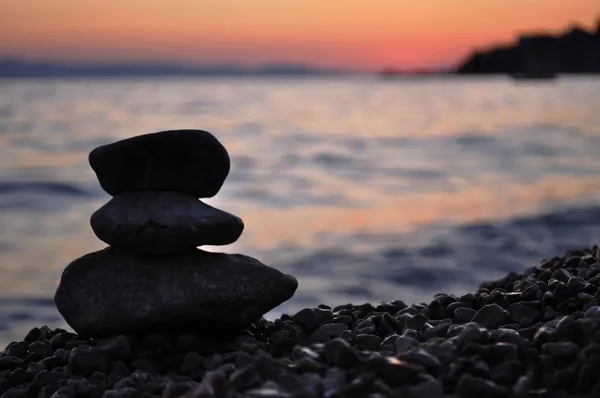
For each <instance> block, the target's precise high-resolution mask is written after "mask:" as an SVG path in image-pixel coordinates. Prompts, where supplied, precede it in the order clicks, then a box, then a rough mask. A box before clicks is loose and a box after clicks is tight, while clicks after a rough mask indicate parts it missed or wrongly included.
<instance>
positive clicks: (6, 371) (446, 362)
mask: <svg viewBox="0 0 600 398" xmlns="http://www.w3.org/2000/svg"><path fill="white" fill-rule="evenodd" d="M599 255H600V253H599V249H598V247H597V246H594V247H592V248H590V249H586V250H578V251H573V252H570V253H567V255H566V256H564V257H560V258H559V257H556V258H552V259H549V260H544V261H542V262H541V263H540V265H539V266H536V267H531V268H528V269H526V270H525V271H523V272H522V273H510V274H508V275H506V276H505V277H504V278H502V279H501V280H497V281H492V282H486V283H483V284H482V285H481V286H480V288H479V289H478V290H477V292H475V293H469V294H465V295H462V296H455V295H452V294H438V295H436V296H435V297H434V299H433V300H432V301H431V302H430V303H428V304H425V303H418V304H413V305H411V306H408V305H407V304H405V303H404V302H402V301H400V300H396V301H391V302H386V303H380V304H378V305H372V304H362V305H352V304H346V305H341V306H338V307H335V308H331V307H329V306H326V305H320V306H319V307H318V308H306V309H303V310H301V311H300V312H298V313H296V314H294V315H283V316H282V317H281V318H280V319H276V320H274V321H269V320H265V319H261V320H260V321H257V322H256V323H255V324H254V325H253V326H252V327H251V328H250V329H248V330H247V331H245V332H244V333H243V334H241V335H238V336H237V337H235V338H234V339H230V340H219V339H215V338H208V337H203V336H200V335H195V334H146V335H118V336H113V337H110V338H106V339H87V338H84V337H81V336H78V335H76V334H74V333H70V332H67V331H65V330H62V329H54V330H53V329H51V328H49V327H47V326H42V327H40V328H34V329H32V330H31V331H30V332H29V333H28V334H27V336H25V338H24V339H23V341H18V342H12V343H11V344H9V345H8V346H7V347H6V348H5V350H4V351H3V352H2V353H1V354H0V393H2V394H3V395H2V397H7V398H8V397H27V398H29V397H40V398H49V397H55V398H60V397H73V396H78V397H93V398H102V397H104V398H128V397H152V396H156V397H163V398H174V397H181V396H183V397H190V398H192V397H194V398H196V397H198V398H204V397H226V398H229V397H232V398H234V397H254V398H267V397H268V398H279V397H281V398H287V397H291V398H304V397H328V398H336V397H351V398H352V397H367V398H381V397H411V398H419V397H423V398H442V397H448V398H450V397H452V398H454V397H461V398H471V397H473V398H478V397H481V398H486V397H492V398H496V397H498V398H503V397H540V398H542V397H543V398H547V397H548V398H550V397H586V398H588V397H589V398H592V397H596V398H597V397H600V378H598V376H597V374H598V369H600V258H599Z"/></svg>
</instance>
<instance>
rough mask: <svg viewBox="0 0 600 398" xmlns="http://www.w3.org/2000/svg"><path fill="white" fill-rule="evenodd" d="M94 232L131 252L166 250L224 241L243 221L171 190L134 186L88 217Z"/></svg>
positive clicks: (237, 233) (236, 233)
mask: <svg viewBox="0 0 600 398" xmlns="http://www.w3.org/2000/svg"><path fill="white" fill-rule="evenodd" d="M90 224H91V226H92V229H93V230H94V233H95V234H96V236H97V237H98V238H99V239H100V240H102V241H104V242H105V243H107V244H109V245H110V246H113V247H116V248H121V249H123V250H127V251H130V252H134V253H148V254H168V253H174V252H177V251H181V250H184V249H191V248H195V247H198V246H202V245H215V246H221V245H228V244H230V243H233V242H235V241H236V240H237V239H238V238H239V237H240V235H241V234H242V231H243V230H244V223H243V222H242V220H241V219H240V218H239V217H237V216H234V215H233V214H230V213H227V212H225V211H223V210H219V209H216V208H214V207H212V206H209V205H207V204H206V203H203V202H201V201H199V200H198V199H197V198H195V197H194V196H192V195H190V194H186V193H182V192H173V191H134V192H127V193H123V194H119V195H116V196H115V197H113V198H112V199H111V200H110V201H109V202H108V203H106V204H105V205H104V206H102V207H101V208H100V209H98V210H97V211H96V212H95V213H94V214H92V217H91V219H90Z"/></svg>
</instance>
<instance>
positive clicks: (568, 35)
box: [455, 18, 600, 75]
mask: <svg viewBox="0 0 600 398" xmlns="http://www.w3.org/2000/svg"><path fill="white" fill-rule="evenodd" d="M455 72H456V73H459V74H513V75H516V74H529V73H531V74H596V73H600V18H598V21H597V24H596V28H595V30H592V31H586V30H585V29H583V28H581V27H579V26H577V25H572V26H571V27H570V28H569V29H568V30H567V31H566V32H565V33H563V34H560V35H551V34H545V33H538V34H528V35H521V36H520V37H519V40H518V41H517V43H516V44H514V45H509V46H496V47H493V48H491V49H489V50H487V51H477V52H474V53H472V54H471V55H470V56H469V57H468V58H467V59H466V60H465V61H464V62H463V63H461V64H460V65H459V66H458V68H457V69H456V70H455Z"/></svg>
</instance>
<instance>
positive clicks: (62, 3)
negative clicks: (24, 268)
mask: <svg viewBox="0 0 600 398" xmlns="http://www.w3.org/2000/svg"><path fill="white" fill-rule="evenodd" d="M598 17H600V1H598V0H417V1H414V0H411V1H408V0H368V1H366V0H344V1H338V0H121V1H116V0H114V1H113V0H0V57H6V56H11V57H19V58H27V59H43V60H68V61H86V62H91V61H93V62H97V61H101V62H111V63H112V62H115V61H117V62H138V61H166V62H169V63H180V64H192V65H198V64H216V63H238V64H243V65H258V64H264V63H270V62H303V63H308V64H314V65H321V66H333V67H342V68H351V69H362V70H370V69H379V68H381V67H398V68H413V67H431V66H437V65H447V64H451V63H455V62H457V60H459V59H461V58H463V57H464V56H465V55H466V54H467V53H468V52H469V51H470V50H471V49H473V48H474V47H485V46H488V45H490V44H494V43H498V42H506V41H510V40H512V39H513V38H515V36H516V34H517V33H519V32H524V31H525V32H530V31H536V30H544V31H552V32H556V31H561V30H563V29H565V28H566V27H568V25H569V24H571V23H579V24H581V25H582V26H584V27H587V28H591V27H592V26H594V25H595V22H596V20H597V19H598Z"/></svg>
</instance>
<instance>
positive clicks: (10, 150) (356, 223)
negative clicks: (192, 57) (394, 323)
mask: <svg viewBox="0 0 600 398" xmlns="http://www.w3.org/2000/svg"><path fill="white" fill-rule="evenodd" d="M599 90H600V80H598V79H562V80H559V81H558V83H557V84H542V85H535V84H532V85H515V84H512V82H511V81H509V80H504V79H497V80H475V79H471V80H466V79H456V80H451V79H446V80H433V79H432V80H419V81H414V82H411V81H401V82H381V81H375V80H370V79H345V80H344V79H332V80H327V79H315V80H293V79H258V80H244V79H234V80H202V79H196V80H194V79H188V80H179V79H164V80H119V79H113V80H62V81H60V80H57V81H49V80H38V81H36V80H29V81H27V80H14V81H10V80H9V81H0V210H1V211H2V213H1V217H2V220H1V223H0V269H1V271H2V278H0V298H3V299H2V300H4V301H1V300H0V345H2V343H3V342H4V341H5V340H7V339H9V337H8V336H14V335H15V333H18V332H20V329H19V327H24V326H23V325H27V324H30V323H39V322H40V321H41V320H44V322H46V321H47V322H50V323H52V324H53V325H58V324H59V323H60V318H58V317H57V315H56V313H55V312H53V311H54V309H53V306H52V302H51V300H50V299H51V297H52V295H53V293H54V290H55V288H56V285H57V282H58V278H59V276H60V272H61V270H62V269H63V268H64V267H65V265H66V264H68V263H69V262H70V261H71V260H72V259H74V258H76V257H78V256H80V255H83V254H85V253H87V252H90V251H93V250H97V249H100V248H102V247H103V246H104V244H103V243H102V242H100V241H99V240H98V239H97V238H96V237H95V236H94V234H93V232H92V231H91V228H90V227H89V217H90V215H91V213H92V212H93V211H95V210H96V209H97V208H98V207H100V206H101V205H102V204H103V203H105V202H106V201H107V200H108V198H109V197H108V196H107V195H106V194H105V193H104V192H103V191H102V190H101V189H100V187H99V185H98V182H97V180H96V178H95V175H94V173H93V171H92V170H91V169H90V167H89V166H88V164H87V153H88V152H89V151H90V150H91V149H92V148H94V147H95V146H97V145H100V144H104V143H107V142H110V141H114V140H117V139H121V138H126V137H130V136H133V135H137V134H142V133H146V132H152V131H158V130H161V129H173V128H204V129H207V130H209V131H211V132H214V133H215V134H216V135H217V136H218V138H219V139H220V140H221V141H222V142H223V143H224V145H225V146H226V147H227V148H228V150H229V152H230V154H231V158H232V170H231V174H230V176H229V178H228V180H227V181H226V183H225V185H224V187H223V189H222V190H221V192H220V193H219V194H218V195H217V197H215V198H211V199H209V200H208V202H209V203H210V204H212V205H213V206H218V207H221V208H223V209H224V210H227V211H231V212H233V213H235V214H237V215H239V216H240V217H242V218H243V219H244V221H245V224H246V230H245V231H244V234H243V236H242V237H241V238H240V240H239V241H238V242H237V243H236V244H234V245H231V246H227V247H225V248H210V249H211V250H224V251H227V252H233V251H237V252H244V253H248V254H250V255H254V256H257V257H258V258H259V259H261V260H262V261H264V262H265V263H267V264H269V265H273V266H276V267H278V268H280V269H282V270H285V271H286V272H291V273H293V274H294V275H297V276H298V278H299V280H300V288H299V290H298V294H297V295H296V296H295V297H294V299H292V300H291V301H290V302H289V303H288V304H286V306H284V307H283V308H282V309H281V311H293V310H295V309H297V308H300V307H301V306H305V305H316V304H318V303H320V302H327V303H329V304H339V303H344V302H348V301H354V302H358V301H364V300H369V301H379V300H385V299H396V298H401V299H405V300H406V301H422V300H427V299H428V298H429V297H431V296H432V295H433V294H434V293H436V292H437V291H441V290H444V291H453V292H457V293H459V292H463V291H466V290H467V289H469V288H472V287H473V286H475V285H476V284H477V283H478V282H479V281H480V280H481V279H486V278H489V277H495V276H497V275H500V274H502V273H504V272H506V271H507V270H510V269H519V268H522V267H523V266H525V264H526V263H527V265H532V264H531V262H535V261H537V259H538V258H539V257H541V256H545V255H552V254H556V253H558V252H560V251H561V250H565V249H567V248H569V247H576V246H580V245H583V244H591V243H594V242H597V241H600V239H599V236H600V233H599V232H598V231H600V210H599V209H600V173H599V172H600V156H598V150H597V148H600V116H599V115H598V112H597V110H598V109H600V99H599V97H598V96H597V92H598V91H599ZM561 220H562V221H561ZM565 220H566V221H565ZM569 220H577V222H573V223H569V222H568V221H569ZM559 221H560V222H559ZM27 297H29V298H30V299H26V298H27ZM24 308H25V309H26V310H24ZM28 312H29V314H28ZM27 314H28V315H27ZM44 317H46V318H44ZM48 317H49V318H48ZM19 325H20V326H19Z"/></svg>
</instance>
